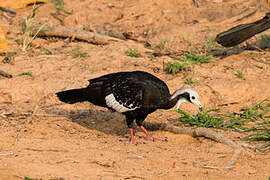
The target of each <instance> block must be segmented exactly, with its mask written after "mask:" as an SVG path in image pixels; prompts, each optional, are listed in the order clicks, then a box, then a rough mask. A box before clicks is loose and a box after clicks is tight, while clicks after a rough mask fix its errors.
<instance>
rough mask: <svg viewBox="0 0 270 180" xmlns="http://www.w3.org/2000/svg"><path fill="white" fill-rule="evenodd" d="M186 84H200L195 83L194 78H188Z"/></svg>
mask: <svg viewBox="0 0 270 180" xmlns="http://www.w3.org/2000/svg"><path fill="white" fill-rule="evenodd" d="M184 83H185V84H188V85H190V84H195V83H199V82H198V81H193V80H192V77H190V78H187V79H186V81H185V82H184Z"/></svg>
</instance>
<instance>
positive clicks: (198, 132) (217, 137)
mask: <svg viewBox="0 0 270 180" xmlns="http://www.w3.org/2000/svg"><path fill="white" fill-rule="evenodd" d="M143 125H144V126H145V128H147V129H148V130H152V131H156V130H164V131H169V132H172V133H175V134H187V135H190V136H192V137H206V138H209V139H212V140H214V141H216V142H220V143H223V144H226V145H228V146H230V147H231V148H233V150H234V152H233V154H232V157H231V159H230V160H229V161H228V162H227V163H226V165H225V168H226V169H229V168H233V166H232V165H233V164H234V162H235V161H236V160H237V158H238V157H239V155H240V153H241V150H242V148H241V147H240V146H238V145H237V144H236V143H234V142H233V141H232V140H230V139H228V138H226V137H224V136H223V135H221V134H219V133H217V132H215V131H213V130H211V129H207V128H203V127H199V128H196V129H189V128H183V127H176V126H173V125H170V124H166V123H151V122H144V124H143Z"/></svg>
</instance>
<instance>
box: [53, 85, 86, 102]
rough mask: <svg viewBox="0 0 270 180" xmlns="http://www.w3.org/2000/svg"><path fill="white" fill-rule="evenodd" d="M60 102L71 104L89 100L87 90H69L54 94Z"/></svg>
mask: <svg viewBox="0 0 270 180" xmlns="http://www.w3.org/2000/svg"><path fill="white" fill-rule="evenodd" d="M56 95H57V97H58V98H59V100H60V101H62V102H65V103H69V104H73V103H76V102H83V101H87V100H88V99H89V94H88V93H87V88H81V89H71V90H67V91H61V92H58V93H56Z"/></svg>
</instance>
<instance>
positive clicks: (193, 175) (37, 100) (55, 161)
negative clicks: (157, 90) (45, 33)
mask: <svg viewBox="0 0 270 180" xmlns="http://www.w3.org/2000/svg"><path fill="white" fill-rule="evenodd" d="M64 2H65V6H64V8H65V9H67V10H68V11H73V14H71V15H65V14H64V13H61V15H59V16H58V17H59V18H60V19H61V21H59V20H58V19H56V18H55V15H54V13H56V11H57V10H56V9H55V6H54V5H53V4H46V5H44V6H42V7H40V8H39V9H38V10H37V12H36V16H35V18H36V19H37V20H39V21H42V22H50V23H52V24H53V25H60V24H62V25H65V26H68V27H74V28H79V29H82V28H84V27H87V28H88V29H89V30H91V31H94V32H104V31H116V32H117V31H119V32H128V33H130V34H132V35H133V36H135V37H138V38H145V39H147V40H150V41H151V42H154V43H156V44H158V43H159V42H160V41H161V40H168V41H169V42H168V43H167V44H166V46H167V47H170V48H173V49H176V50H181V49H184V50H196V49H202V48H203V46H204V43H205V39H206V37H207V36H215V35H216V34H217V33H219V32H222V31H224V30H225V29H228V28H230V27H232V26H234V25H237V24H240V23H247V22H251V21H254V20H256V19H259V18H261V17H263V16H264V14H265V12H267V11H268V10H269V7H268V4H266V3H264V4H263V5H262V7H261V8H260V9H259V10H258V11H257V13H255V14H254V15H252V16H250V17H248V18H245V19H243V20H241V21H238V22H227V23H225V20H227V19H230V18H232V17H234V16H236V15H238V14H239V13H241V12H243V11H244V10H245V9H246V8H248V7H253V6H255V4H256V1H255V0H252V1H242V0H231V1H228V0H224V1H223V2H222V3H214V2H212V1H210V0H198V2H199V7H195V6H194V4H193V1H191V0H190V1H180V0H179V1H172V0H170V1H163V0H156V1H149V0H147V1H146V0H139V1H133V0H129V1H118V0H110V1H109V0H101V1H85V0H74V1H70V0H65V1H64ZM31 9H32V7H31V6H30V7H27V8H26V9H22V10H18V12H17V15H16V16H15V17H13V18H11V19H7V18H5V16H3V14H2V16H0V24H9V25H17V24H20V23H19V22H20V19H22V18H25V17H26V16H27V15H28V14H29V13H30V11H31ZM3 28H4V30H5V32H6V33H7V39H8V43H9V44H10V48H11V50H12V51H16V52H17V54H16V55H15V60H14V64H13V65H12V64H5V63H2V62H1V63H0V68H1V70H3V71H6V72H8V73H10V74H12V75H13V76H14V77H13V78H11V79H6V78H4V79H1V80H0V114H1V113H3V112H4V113H5V114H6V117H2V116H0V123H1V131H0V139H1V141H0V152H1V154H0V179H21V177H23V176H26V177H31V178H41V179H58V180H60V179H65V180H73V179H74V180H75V179H102V180H103V179H104V180H107V179H258V180H262V179H268V178H269V176H270V173H269V172H270V171H269V169H270V163H269V162H270V156H269V153H268V154H267V153H259V152H253V151H243V153H242V154H241V156H240V158H239V159H238V160H237V161H236V163H235V168H233V169H231V170H224V169H222V168H221V169H206V168H202V167H203V166H211V167H223V166H224V164H225V163H226V161H227V160H228V159H229V158H230V156H231V153H232V149H231V148H229V147H227V146H225V145H223V144H220V143H216V142H213V141H211V140H208V139H204V138H200V139H194V138H192V137H190V136H187V135H176V134H172V133H169V132H163V131H155V132H151V133H152V134H153V135H154V136H156V137H167V138H168V142H149V141H146V140H145V139H144V134H143V133H142V132H137V133H136V137H137V138H138V140H139V141H143V142H145V144H141V145H138V146H134V145H126V144H125V143H124V142H125V141H127V140H128V138H129V131H128V129H127V127H126V124H125V120H124V117H123V116H122V115H120V114H118V113H111V112H109V111H107V110H106V109H103V108H100V107H96V106H93V105H91V104H89V103H87V102H86V103H78V104H74V105H68V104H63V103H61V102H59V101H58V100H57V98H56V97H55V93H56V92H58V91H61V90H63V89H71V88H79V87H84V86H86V85H87V84H88V82H87V80H88V79H91V78H94V77H97V76H100V75H103V74H107V73H111V72H117V71H132V70H144V71H147V72H150V73H152V74H154V75H156V76H157V77H159V78H161V79H162V80H164V81H165V82H166V83H167V85H168V86H169V88H170V90H171V92H173V91H174V90H176V89H178V88H179V87H182V86H183V85H184V82H185V79H186V78H188V77H192V78H193V80H194V81H198V82H199V83H197V84H192V85H191V86H192V87H194V88H195V89H196V90H197V91H198V92H199V94H200V96H201V101H202V103H203V104H204V106H205V107H206V108H220V109H221V110H222V111H224V112H225V111H230V112H237V111H239V109H240V108H242V107H245V106H250V105H252V104H254V103H256V102H259V101H260V100H263V99H265V98H270V88H269V82H270V66H269V63H270V61H269V57H270V53H269V52H268V51H263V52H254V51H246V52H243V53H241V54H239V55H234V56H230V57H227V58H224V59H218V58H214V59H213V60H214V61H215V62H214V63H210V64H203V65H201V66H194V67H193V68H191V71H186V72H182V73H179V74H177V75H169V74H167V73H166V72H165V71H164V63H166V62H168V61H171V60H172V59H171V58H170V57H168V56H162V57H156V58H150V57H148V56H147V52H151V50H149V49H146V48H145V47H144V46H143V44H140V43H136V42H134V41H131V40H128V41H124V42H112V43H110V44H108V45H104V46H98V45H93V44H89V43H86V42H79V41H75V42H67V41H64V40H63V39H51V38H48V39H41V38H37V39H35V40H34V42H33V46H32V47H31V48H29V49H28V50H27V51H26V52H21V51H20V46H19V45H18V44H17V43H16V40H17V39H20V38H21V35H22V33H21V32H20V31H19V30H15V29H9V28H8V27H7V26H4V27H3ZM258 37H259V36H258ZM254 39H256V37H255V38H253V39H251V41H252V40H254ZM77 46H80V47H81V50H82V51H83V52H86V53H87V56H86V57H82V58H73V52H74V49H76V47H77ZM44 48H46V49H48V50H50V51H51V52H52V53H53V54H52V55H44V54H43V52H44ZM129 48H132V49H133V48H136V49H137V50H138V51H139V52H140V53H141V54H142V55H143V57H141V58H134V57H128V56H126V55H125V51H126V50H128V49H129ZM3 58H4V57H3V56H2V59H3ZM237 70H239V71H242V72H243V74H244V77H245V80H244V79H240V78H238V77H237V76H236V75H235V74H236V71H237ZM22 72H32V73H33V76H34V78H31V77H29V76H16V75H17V74H20V73H22ZM89 109H90V110H89ZM182 109H183V110H185V111H188V112H190V113H193V114H195V113H197V112H198V109H197V107H194V106H193V105H191V104H184V105H183V106H182ZM33 111H35V114H36V115H35V116H30V115H29V113H30V114H31V112H33ZM45 114H46V115H48V114H49V115H53V116H44V115H45ZM56 115H58V116H56ZM63 115H65V117H63ZM178 116H179V114H177V113H175V112H172V111H165V110H158V111H156V112H155V113H153V114H151V115H149V116H148V118H147V119H146V121H150V122H151V121H152V122H166V123H170V122H169V119H172V118H177V117H178ZM219 132H220V133H222V134H223V135H224V136H226V137H229V138H232V139H233V140H235V142H237V143H238V144H240V143H242V142H241V141H239V139H240V135H239V134H238V133H235V132H233V131H230V130H228V131H219ZM241 136H242V135H241ZM247 143H248V144H250V145H253V146H257V145H259V144H261V143H256V142H247ZM10 152H12V153H13V154H10Z"/></svg>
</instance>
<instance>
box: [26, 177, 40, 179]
mask: <svg viewBox="0 0 270 180" xmlns="http://www.w3.org/2000/svg"><path fill="white" fill-rule="evenodd" d="M24 180H41V179H38V178H29V177H24Z"/></svg>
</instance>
